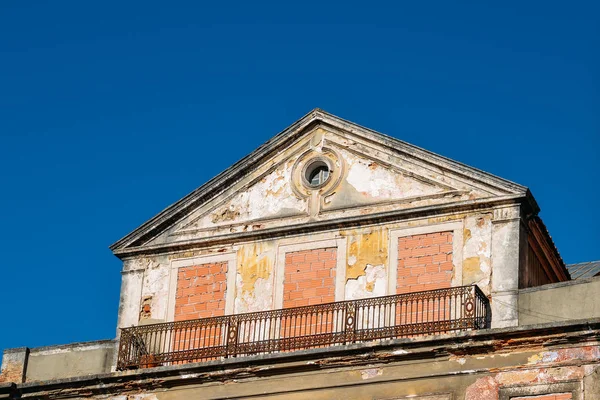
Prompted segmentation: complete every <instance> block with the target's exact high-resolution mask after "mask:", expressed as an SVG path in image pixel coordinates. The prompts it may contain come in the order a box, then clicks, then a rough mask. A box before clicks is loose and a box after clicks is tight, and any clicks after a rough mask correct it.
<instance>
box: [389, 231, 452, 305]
mask: <svg viewBox="0 0 600 400" xmlns="http://www.w3.org/2000/svg"><path fill="white" fill-rule="evenodd" d="M452 269H453V266H452V232H436V233H427V234H421V235H413V236H405V237H401V238H399V239H398V280H397V284H396V291H397V293H409V292H418V291H421V290H434V289H443V288H449V287H450V286H451V282H452Z"/></svg>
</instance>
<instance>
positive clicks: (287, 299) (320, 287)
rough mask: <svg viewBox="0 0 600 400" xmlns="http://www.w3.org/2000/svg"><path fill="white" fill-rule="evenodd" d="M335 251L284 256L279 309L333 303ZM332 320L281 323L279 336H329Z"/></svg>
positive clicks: (321, 316) (316, 316) (325, 317)
mask: <svg viewBox="0 0 600 400" xmlns="http://www.w3.org/2000/svg"><path fill="white" fill-rule="evenodd" d="M336 265H337V248H335V247H331V248H321V249H312V250H302V251H294V252H290V253H286V255H285V276H284V282H283V307H284V308H290V307H301V306H308V305H314V304H323V303H331V302H333V301H335V269H336ZM333 324H334V321H333V316H332V315H329V314H327V313H325V314H313V315H311V316H310V317H304V318H290V319H286V320H284V321H282V324H281V326H280V330H281V336H285V337H292V336H305V335H315V334H320V333H323V332H330V331H331V330H332V328H333Z"/></svg>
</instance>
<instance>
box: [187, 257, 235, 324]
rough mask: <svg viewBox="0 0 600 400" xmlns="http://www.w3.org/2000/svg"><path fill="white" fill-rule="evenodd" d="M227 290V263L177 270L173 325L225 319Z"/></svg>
mask: <svg viewBox="0 0 600 400" xmlns="http://www.w3.org/2000/svg"><path fill="white" fill-rule="evenodd" d="M226 288H227V263H226V262H221V263H211V264H201V265H194V266H190V267H183V268H179V271H178V273H177V293H176V295H175V321H184V320H188V319H196V318H207V317H217V316H220V315H224V314H225V290H226Z"/></svg>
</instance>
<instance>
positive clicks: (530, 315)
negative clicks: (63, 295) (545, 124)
mask: <svg viewBox="0 0 600 400" xmlns="http://www.w3.org/2000/svg"><path fill="white" fill-rule="evenodd" d="M539 211H540V209H539V207H538V205H537V203H536V201H535V199H534V198H533V196H532V194H531V192H530V191H529V190H528V189H527V188H526V187H523V186H521V185H518V184H516V183H513V182H509V181H507V180H504V179H501V178H498V177H496V176H493V175H490V174H487V173H485V172H482V171H480V170H477V169H475V168H471V167H469V166H466V165H463V164H460V163H458V162H455V161H452V160H449V159H447V158H444V157H442V156H439V155H436V154H433V153H431V152H428V151H426V150H423V149H420V148H417V147H415V146H412V145H410V144H408V143H404V142H401V141H399V140H396V139H394V138H391V137H388V136H385V135H382V134H380V133H377V132H374V131H372V130H369V129H366V128H363V127H361V126H358V125H356V124H354V123H351V122H348V121H345V120H342V119H340V118H338V117H335V116H333V115H330V114H328V113H326V112H324V111H322V110H318V109H316V110H313V111H311V112H310V113H309V114H307V115H306V116H304V117H303V118H301V119H300V120H299V121H297V122H295V123H294V124H293V125H291V126H290V127H288V128H287V129H286V130H284V131H283V132H281V133H280V134H278V135H277V136H275V137H274V138H273V139H271V140H269V141H268V142H267V143H265V144H264V145H263V146H261V147H260V148H258V149H257V150H255V151H254V152H253V153H251V154H250V155H249V156H247V157H246V158H244V159H242V160H241V161H239V162H238V163H236V164H235V165H233V166H232V167H230V168H229V169H227V170H226V171H224V172H223V173H221V174H220V175H218V176H217V177H215V178H214V179H212V180H211V181H209V182H208V183H206V184H205V185H203V186H201V187H200V188H198V189H197V190H196V191H194V192H192V193H191V194H189V195H188V196H186V197H185V198H183V199H182V200H180V201H178V202H177V203H175V204H173V205H172V206H171V207H169V208H167V209H166V210H164V211H163V212H161V213H160V214H159V215H157V216H156V217H154V218H153V219H151V220H150V221H148V222H147V223H145V224H144V225H142V226H141V227H140V228H138V229H136V230H135V231H134V232H132V233H130V234H129V235H127V236H125V237H124V238H123V239H121V240H119V241H118V242H116V243H115V244H114V245H113V246H112V247H111V249H112V251H113V252H114V254H115V255H116V256H117V257H119V258H120V259H121V260H123V271H122V286H121V297H120V307H119V316H118V329H117V338H116V339H115V340H114V341H112V340H111V341H101V342H93V343H77V344H72V345H66V346H53V347H47V348H39V349H28V348H19V349H8V350H6V351H5V353H4V357H3V362H2V374H0V382H5V383H0V398H27V397H30V398H96V399H101V398H113V399H123V400H125V399H178V398H181V399H184V398H186V399H187V398H202V399H224V398H236V399H237V398H240V399H257V398H267V397H268V398H272V399H279V398H281V399H303V398H307V397H310V398H314V399H332V398H347V399H381V400H383V399H390V400H391V399H408V398H410V399H418V400H456V399H468V400H479V399H484V400H487V399H490V400H505V399H506V400H508V399H513V400H516V399H518V400H525V399H538V400H539V399H543V400H550V399H552V400H559V399H560V400H566V399H588V400H590V399H600V383H599V382H600V379H599V378H600V376H599V375H600V369H599V367H598V364H599V363H600V344H599V343H598V338H599V333H600V319H599V318H600V280H598V279H600V278H594V277H588V276H587V275H586V277H585V278H583V279H581V280H576V281H573V280H571V276H570V274H569V271H568V269H567V268H566V266H565V264H564V262H563V260H562V258H561V257H560V255H559V253H558V250H557V249H556V247H555V245H554V243H553V241H552V239H551V238H550V236H549V234H548V231H547V230H546V228H545V226H544V224H543V222H542V220H541V219H540V217H539V216H538V213H539ZM588 270H589V268H588V269H586V271H588ZM586 273H587V272H586ZM588 275H589V274H588ZM580 300H582V301H585V302H586V305H585V306H582V305H581V304H578V303H577V302H578V301H580Z"/></svg>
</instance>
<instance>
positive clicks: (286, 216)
mask: <svg viewBox="0 0 600 400" xmlns="http://www.w3.org/2000/svg"><path fill="white" fill-rule="evenodd" d="M315 166H316V167H315ZM315 168H320V169H321V170H323V171H322V172H320V173H321V174H324V175H318V177H317V175H314V176H315V177H317V178H312V175H311V174H315V173H316V172H313V169H314V171H317V172H318V171H320V170H317V169H315ZM310 179H321V180H319V181H317V182H316V184H315V183H314V182H312V183H311V182H309V180H310ZM526 190H527V189H526V188H524V187H522V186H520V185H517V184H514V183H512V182H509V181H505V180H503V179H500V178H497V177H495V176H493V175H489V174H486V173H484V172H481V171H479V170H476V169H473V168H470V167H467V166H465V165H462V164H460V163H456V162H454V161H451V160H448V159H445V158H443V157H441V156H437V155H435V154H433V153H430V152H427V151H425V150H422V149H419V148H417V147H415V146H412V145H409V144H407V143H404V142H401V141H398V140H396V139H393V138H390V137H387V136H385V135H382V134H380V133H377V132H374V131H371V130H368V129H365V128H362V127H360V126H358V125H355V124H352V123H349V122H347V121H344V120H341V119H339V118H337V117H334V116H332V115H330V114H327V113H325V112H323V111H320V110H314V111H313V112H311V113H309V114H308V115H307V116H305V117H304V118H302V119H301V120H299V121H298V122H296V123H295V124H294V125H292V126H291V127H290V128H288V129H287V130H286V131H284V132H282V133H280V134H279V135H277V136H276V137H275V138H273V139H272V140H270V141H269V142H267V143H266V144H265V145H263V146H261V148H259V149H258V150H256V151H255V152H254V153H252V154H251V155H250V156H248V157H246V158H245V159H243V160H241V161H240V162H238V163H237V164H236V165H234V166H233V167H231V168H230V169H228V170H227V171H225V172H224V173H222V174H221V175H219V176H217V177H216V178H214V179H213V180H211V181H210V182H208V183H207V184H206V185H204V186H202V187H201V188H199V189H197V190H196V191H195V192H193V193H191V194H190V195H188V196H187V197H185V198H184V199H182V200H181V201H179V202H178V203H176V204H174V205H173V206H171V207H170V208H168V209H167V210H165V211H164V212H163V213H161V214H159V215H158V216H157V217H155V218H154V219H152V220H150V221H149V222H148V223H146V224H145V225H143V226H142V227H140V228H138V229H137V230H136V231H134V232H132V233H131V234H130V235H128V236H126V237H125V238H123V239H122V240H120V241H119V242H117V243H115V244H114V245H113V246H112V247H111V248H112V250H113V251H115V253H119V252H120V251H121V250H123V249H126V248H128V247H137V248H139V247H144V246H156V245H168V244H169V243H178V242H184V241H185V242H189V241H193V240H196V239H206V238H218V237H220V236H224V235H235V234H237V233H247V232H256V231H261V230H269V229H275V228H280V227H289V226H303V225H307V224H312V223H318V222H323V221H327V220H333V219H338V218H341V217H344V218H347V217H352V216H358V215H364V214H365V212H369V213H380V212H386V211H389V210H398V209H410V208H414V207H422V206H435V205H440V204H448V203H452V202H459V201H468V200H474V199H484V198H492V197H498V196H504V195H509V194H519V193H525V192H526Z"/></svg>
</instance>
